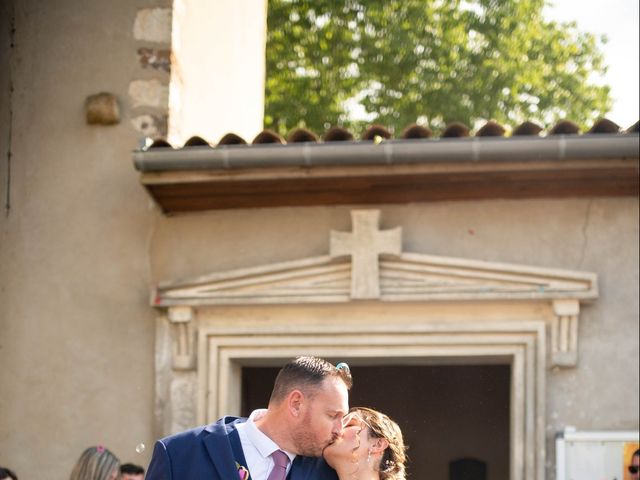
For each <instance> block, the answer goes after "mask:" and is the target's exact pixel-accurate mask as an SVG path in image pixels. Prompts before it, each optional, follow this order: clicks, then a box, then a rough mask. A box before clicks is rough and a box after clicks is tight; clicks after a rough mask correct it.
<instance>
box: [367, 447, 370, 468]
mask: <svg viewBox="0 0 640 480" xmlns="http://www.w3.org/2000/svg"><path fill="white" fill-rule="evenodd" d="M367 465H371V449H369V456H367Z"/></svg>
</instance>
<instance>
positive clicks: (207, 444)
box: [145, 417, 338, 480]
mask: <svg viewBox="0 0 640 480" xmlns="http://www.w3.org/2000/svg"><path fill="white" fill-rule="evenodd" d="M246 421H247V419H246V418H237V417H223V418H221V419H220V420H218V421H217V422H216V423H212V424H211V425H206V426H204V427H198V428H194V429H193V430H188V431H186V432H182V433H178V434H177V435H172V436H170V437H167V438H163V439H162V440H159V441H157V442H156V445H155V448H154V450H153V457H152V458H151V463H150V464H149V468H148V470H147V475H146V476H145V479H146V480H238V469H237V468H236V462H239V463H240V464H241V465H244V466H246V465H247V463H246V461H245V458H244V455H243V453H242V447H241V445H240V438H239V436H238V431H237V430H236V426H237V425H238V423H242V422H246ZM234 453H235V454H234ZM287 479H288V480H337V479H338V477H337V476H336V474H335V472H334V471H333V470H332V469H331V468H330V467H329V466H328V465H327V464H326V463H325V462H324V460H322V459H320V458H310V457H300V456H297V457H296V459H295V460H294V462H293V465H292V466H291V470H290V472H289V475H288V476H287ZM249 480H261V479H254V478H253V477H249Z"/></svg>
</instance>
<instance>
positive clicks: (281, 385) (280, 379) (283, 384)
mask: <svg viewBox="0 0 640 480" xmlns="http://www.w3.org/2000/svg"><path fill="white" fill-rule="evenodd" d="M339 366H340V367H341V368H337V367H335V366H334V365H332V364H331V363H329V362H327V361H326V360H323V359H322V358H317V357H309V356H303V357H296V358H295V359H294V360H291V361H290V362H289V363H287V364H286V365H285V366H284V367H282V369H281V370H280V372H279V373H278V376H277V377H276V381H275V383H274V385H273V391H272V392H271V399H270V400H269V403H272V402H275V403H277V402H279V401H281V400H283V399H284V398H285V397H286V396H287V395H288V394H289V393H290V392H291V391H293V390H300V391H302V392H303V393H304V394H305V395H310V396H313V394H314V393H315V390H316V389H317V388H318V387H319V386H320V385H321V384H322V382H324V379H325V378H327V377H336V378H339V379H341V380H342V381H343V382H344V384H345V385H346V386H347V389H350V388H351V386H352V385H353V379H352V378H351V373H350V372H349V367H348V366H347V365H346V364H340V365H339Z"/></svg>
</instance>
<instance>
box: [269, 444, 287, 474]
mask: <svg viewBox="0 0 640 480" xmlns="http://www.w3.org/2000/svg"><path fill="white" fill-rule="evenodd" d="M271 457H272V458H273V463H275V465H274V467H273V470H271V473H270V474H269V478H267V480H285V478H286V477H287V464H288V463H289V457H288V456H287V454H286V453H284V452H283V451H282V450H276V451H275V452H273V453H272V454H271Z"/></svg>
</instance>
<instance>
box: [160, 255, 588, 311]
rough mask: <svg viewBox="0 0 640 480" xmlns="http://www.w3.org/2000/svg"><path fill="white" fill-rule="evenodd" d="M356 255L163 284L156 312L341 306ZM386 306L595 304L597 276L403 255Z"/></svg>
mask: <svg viewBox="0 0 640 480" xmlns="http://www.w3.org/2000/svg"><path fill="white" fill-rule="evenodd" d="M351 271H352V262H351V260H350V257H342V258H338V259H336V258H332V257H331V256H320V257H313V258H307V259H303V260H297V261H290V262H281V263H275V264H271V265H264V266H260V267H254V268H246V269H239V270H231V271H227V272H221V273H216V274H212V275H206V276H203V277H198V278H193V279H190V280H186V281H183V282H175V283H163V284H160V285H159V286H158V288H157V290H156V295H155V296H154V305H155V306H174V305H223V304H229V305H233V304H264V303H266V304H288V303H342V302H349V301H352V300H357V298H355V299H354V298H353V296H352V295H351V293H352V291H351ZM379 278H380V282H379V283H380V292H379V297H378V300H380V301H390V302H392V301H429V300H434V301H435V300H496V299H502V300H510V299H513V300H517V299H522V300H524V299H531V300H534V299H540V300H542V299H547V300H553V299H561V298H575V299H585V300H586V299H593V298H596V297H597V295H598V293H597V278H596V275H595V274H593V273H588V272H575V271H567V270H555V269H546V268H538V267H531V266H523V265H513V264H504V263H493V262H484V261H478V260H467V259H459V258H450V257H439V256H432V255H423V254H418V253H402V254H400V255H397V256H392V255H382V256H381V257H380V261H379Z"/></svg>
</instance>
